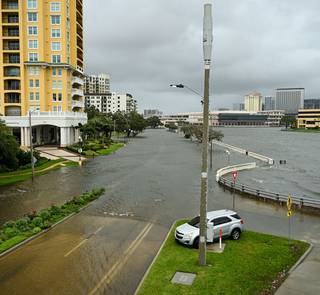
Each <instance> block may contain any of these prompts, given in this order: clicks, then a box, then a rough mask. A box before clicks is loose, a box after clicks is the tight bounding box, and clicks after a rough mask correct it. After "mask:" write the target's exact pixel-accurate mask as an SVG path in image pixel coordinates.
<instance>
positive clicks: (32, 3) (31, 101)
mask: <svg viewBox="0 0 320 295" xmlns="http://www.w3.org/2000/svg"><path fill="white" fill-rule="evenodd" d="M82 9H83V5H82V0H47V1H43V0H2V1H1V6H0V10H1V11H0V13H1V18H0V36H1V37H0V114H2V115H3V116H5V117H3V119H4V120H5V121H6V123H7V125H8V126H11V127H13V128H18V129H20V138H21V145H24V146H28V145H29V144H30V141H29V139H28V138H29V134H30V130H29V128H28V125H27V124H26V122H27V120H26V116H27V115H28V112H29V111H32V112H33V113H32V117H34V121H35V125H37V127H35V128H33V133H35V134H34V136H33V140H34V141H35V143H36V144H43V143H54V142H55V143H57V144H59V145H61V146H65V145H68V144H72V143H73V142H75V141H76V140H77V139H78V134H76V133H77V131H76V130H75V129H74V128H73V126H76V125H77V123H80V122H81V123H83V122H85V121H86V115H85V114H83V113H82V111H83V109H84V95H83V89H82V87H83V17H82ZM76 112H77V113H76ZM15 131H16V132H17V130H15ZM18 131H19V130H18Z"/></svg>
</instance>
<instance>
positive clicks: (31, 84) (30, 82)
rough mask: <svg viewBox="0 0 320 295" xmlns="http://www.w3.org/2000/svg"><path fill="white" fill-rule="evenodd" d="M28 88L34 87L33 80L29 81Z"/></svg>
mask: <svg viewBox="0 0 320 295" xmlns="http://www.w3.org/2000/svg"><path fill="white" fill-rule="evenodd" d="M29 87H30V88H33V87H34V83H33V80H32V79H31V80H29Z"/></svg>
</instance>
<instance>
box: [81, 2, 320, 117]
mask: <svg viewBox="0 0 320 295" xmlns="http://www.w3.org/2000/svg"><path fill="white" fill-rule="evenodd" d="M213 2H214V30H215V31H214V48H213V59H214V63H213V71H212V79H211V81H212V89H211V91H212V97H211V99H212V100H213V103H212V104H211V105H213V106H214V107H215V108H218V107H225V106H231V105H232V103H234V102H240V101H241V100H242V99H243V95H245V94H246V93H247V92H249V91H251V90H259V91H261V92H262V93H263V94H264V95H269V94H272V93H273V90H274V89H275V88H277V87H290V86H292V87H295V86H299V87H306V95H307V96H309V97H317V96H319V86H318V85H320V79H319V77H318V75H317V72H318V65H319V64H320V42H319V41H318V39H319V38H318V33H319V27H320V26H319V25H320V20H319V18H318V15H317V14H318V11H319V10H320V2H319V1H317V0H305V1H300V0H290V1H289V0H287V1H284V0H282V1H281V0H259V1H257V0H241V1H239V0H216V1H213ZM84 3H85V7H84V15H85V50H86V51H85V60H86V72H88V73H103V72H108V73H110V74H111V76H112V80H111V83H112V84H111V87H112V90H113V91H128V92H130V93H132V94H133V95H134V96H135V97H136V98H137V99H138V101H139V108H140V110H143V109H144V108H149V107H152V108H154V107H156V108H160V109H162V110H163V111H165V112H166V113H171V112H184V111H199V110H200V109H201V104H200V102H199V98H198V97H196V96H194V95H193V94H192V93H188V92H186V91H184V90H180V89H171V88H169V87H168V85H169V84H171V83H174V82H182V83H185V84H187V85H189V86H190V87H192V88H194V89H197V90H199V91H202V84H203V82H202V80H203V70H202V67H203V62H202V14H203V6H202V3H203V1H199V0H161V1H159V0H135V1H132V0H108V1H105V0H90V1H84Z"/></svg>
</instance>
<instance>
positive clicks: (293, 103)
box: [276, 88, 305, 114]
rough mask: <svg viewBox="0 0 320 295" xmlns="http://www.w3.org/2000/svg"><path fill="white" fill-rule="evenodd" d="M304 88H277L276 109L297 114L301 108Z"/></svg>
mask: <svg viewBox="0 0 320 295" xmlns="http://www.w3.org/2000/svg"><path fill="white" fill-rule="evenodd" d="M304 95H305V89H304V88H278V89H276V109H277V110H284V111H285V113H286V114H298V110H299V109H301V108H303V102H304Z"/></svg>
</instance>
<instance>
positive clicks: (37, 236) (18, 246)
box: [0, 202, 93, 259]
mask: <svg viewBox="0 0 320 295" xmlns="http://www.w3.org/2000/svg"><path fill="white" fill-rule="evenodd" d="M92 204H93V202H91V203H90V204H87V205H86V206H84V207H82V208H80V209H79V212H73V213H71V214H70V215H68V216H66V217H64V218H63V219H61V220H59V221H58V222H56V223H55V224H53V225H51V226H50V227H49V228H47V229H44V230H43V231H41V232H40V233H38V234H36V235H34V236H31V237H29V238H27V239H26V240H24V241H22V242H21V243H19V244H17V245H15V246H13V247H12V248H10V249H8V250H6V251H5V252H3V253H1V254H0V259H1V258H3V257H5V256H7V255H9V254H10V253H12V252H14V251H15V250H18V249H19V248H20V247H22V246H24V245H25V244H28V243H29V242H31V241H33V240H35V239H37V238H39V237H40V236H42V235H44V234H45V233H47V232H48V231H50V230H52V229H53V228H55V227H56V226H58V225H59V224H60V223H63V222H65V221H67V220H68V219H69V218H71V217H73V216H74V215H77V214H79V213H80V212H81V211H83V210H84V209H86V208H88V207H89V206H91V205H92Z"/></svg>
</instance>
